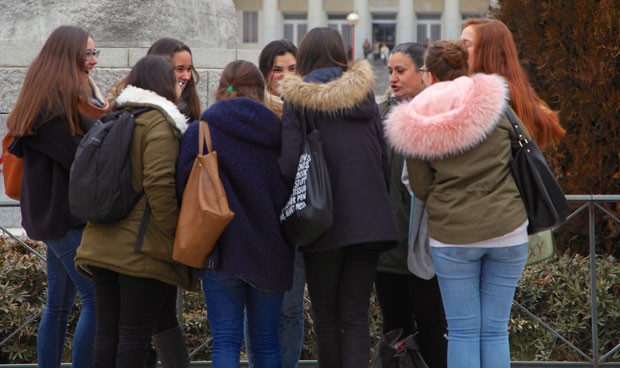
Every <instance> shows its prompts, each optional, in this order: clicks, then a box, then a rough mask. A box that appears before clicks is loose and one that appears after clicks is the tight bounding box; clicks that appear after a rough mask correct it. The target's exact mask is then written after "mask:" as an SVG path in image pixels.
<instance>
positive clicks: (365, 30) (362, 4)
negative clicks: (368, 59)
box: [353, 0, 372, 60]
mask: <svg viewBox="0 0 620 368" xmlns="http://www.w3.org/2000/svg"><path fill="white" fill-rule="evenodd" d="M353 10H354V11H356V12H357V14H358V15H359V16H360V22H359V23H358V24H357V26H355V59H356V60H357V59H360V58H364V54H363V52H362V44H363V43H364V39H365V38H368V40H369V41H371V42H372V16H371V15H370V10H368V0H354V1H353Z"/></svg>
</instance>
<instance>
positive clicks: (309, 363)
mask: <svg viewBox="0 0 620 368" xmlns="http://www.w3.org/2000/svg"><path fill="white" fill-rule="evenodd" d="M566 198H567V199H568V201H569V202H572V203H582V204H581V205H580V206H579V207H577V208H576V209H574V210H573V211H572V212H571V214H570V216H569V217H568V221H571V220H572V219H574V218H575V217H576V216H577V215H578V214H579V213H581V212H583V211H585V210H586V209H587V210H588V235H589V239H588V244H589V255H590V309H591V316H592V355H593V356H589V355H588V354H586V353H584V352H583V351H581V350H580V349H579V348H577V347H576V346H575V345H574V344H572V343H571V342H570V341H568V340H567V339H566V338H565V337H563V336H562V335H561V334H560V333H558V332H557V331H555V330H554V329H553V328H552V327H551V326H550V325H548V324H547V323H545V322H544V321H543V320H541V319H540V318H539V317H537V316H536V315H534V314H533V313H532V312H530V311H529V310H527V308H526V307H524V306H522V305H521V304H519V303H518V302H516V301H513V305H514V306H515V307H517V308H518V309H520V310H521V311H523V312H525V313H526V314H527V315H528V316H529V317H530V318H532V319H533V320H535V321H536V322H537V323H539V324H540V325H541V326H543V328H545V329H546V330H548V331H549V332H551V333H552V334H553V335H555V336H556V337H557V338H559V339H560V340H561V341H562V342H564V343H565V344H567V345H568V346H569V347H571V348H572V349H573V350H575V351H576V352H577V353H578V354H579V355H581V356H582V357H584V359H586V361H584V362H549V361H546V362H539V361H534V362H520V361H513V362H511V366H512V367H519V368H539V367H558V368H559V367H562V368H564V367H567V368H568V367H574V368H599V367H613V368H620V362H606V360H607V359H608V358H610V357H611V356H612V354H614V353H615V352H616V351H618V350H620V343H619V344H618V345H616V346H615V347H614V348H612V349H611V350H610V351H609V352H607V353H606V354H604V355H603V356H599V341H598V311H597V305H596V250H595V244H596V241H595V240H596V234H595V210H596V209H599V210H601V211H602V212H603V213H604V214H605V215H606V216H609V217H610V218H611V219H613V220H614V221H616V222H618V223H620V219H619V218H618V217H617V216H616V215H615V214H613V213H611V212H610V211H609V210H607V209H606V208H605V207H603V206H602V205H601V204H600V203H613V202H620V195H608V194H603V195H601V194H591V195H585V194H577V195H567V196H566ZM3 207H19V202H16V201H0V208H3ZM0 230H2V231H3V232H4V233H6V234H7V235H9V236H10V237H11V238H12V239H15V240H16V241H17V242H18V243H19V244H20V245H21V246H23V247H25V248H26V249H28V250H29V251H31V252H33V253H34V254H36V255H37V257H38V258H40V259H42V260H44V259H45V258H44V257H43V256H42V255H41V254H39V253H38V252H36V250H34V249H32V247H30V246H28V245H27V244H26V243H25V242H23V241H22V240H21V239H19V237H17V236H15V235H13V234H12V233H11V232H10V231H9V230H7V229H6V228H4V227H2V226H0ZM39 314H40V312H39ZM39 314H37V315H36V316H34V317H32V318H30V319H29V320H28V321H27V322H26V323H25V324H24V325H22V326H20V327H19V328H18V330H17V331H15V332H14V333H12V334H11V335H10V336H9V337H7V338H5V339H4V340H3V341H2V342H0V346H2V345H3V344H4V343H6V341H8V340H9V339H10V338H12V336H14V335H15V334H16V333H17V332H19V330H21V329H22V328H24V326H26V325H27V324H28V323H30V322H31V321H32V320H34V319H36V318H37V317H38V315H39ZM207 343H208V340H207V341H206V342H205V343H204V344H202V345H201V346H200V347H198V348H197V349H195V350H194V351H193V352H192V355H193V354H195V353H196V352H197V351H199V350H200V349H201V348H203V347H204V346H206V344H207ZM62 366H63V367H70V366H71V365H70V364H63V365H62ZM190 366H191V367H212V364H211V362H198V361H194V362H192V363H191V365H190ZM241 366H242V367H247V366H248V365H247V362H242V365H241ZM300 366H303V367H318V363H317V361H315V360H305V361H300ZM0 367H4V368H8V367H36V364H12V365H11V364H9V365H2V364H0Z"/></svg>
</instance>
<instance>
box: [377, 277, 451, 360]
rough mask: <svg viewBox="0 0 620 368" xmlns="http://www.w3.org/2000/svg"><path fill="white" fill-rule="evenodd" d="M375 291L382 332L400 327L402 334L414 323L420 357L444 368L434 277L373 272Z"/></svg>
mask: <svg viewBox="0 0 620 368" xmlns="http://www.w3.org/2000/svg"><path fill="white" fill-rule="evenodd" d="M375 290H376V292H377V299H378V301H379V306H380V307H381V314H382V316H383V333H384V334H385V333H387V332H389V331H391V330H394V329H397V328H402V329H403V336H407V335H409V334H411V333H413V332H414V329H415V326H416V325H417V328H418V331H419V335H418V342H419V343H420V349H421V350H422V357H424V361H426V364H428V366H429V368H446V366H447V354H448V341H447V340H446V338H445V336H444V335H445V334H446V328H447V323H446V316H445V314H444V310H443V303H442V301H441V293H440V291H439V283H438V282H437V276H435V277H433V278H432V279H430V280H424V279H421V278H419V277H417V276H415V275H413V274H409V275H399V274H394V273H386V272H377V276H376V279H375Z"/></svg>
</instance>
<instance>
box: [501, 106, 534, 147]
mask: <svg viewBox="0 0 620 368" xmlns="http://www.w3.org/2000/svg"><path fill="white" fill-rule="evenodd" d="M506 117H507V118H508V121H509V122H510V125H511V126H512V130H513V131H514V132H515V135H516V138H517V141H518V142H519V146H521V147H523V148H527V147H528V146H529V145H530V141H529V140H528V139H527V137H526V136H525V134H523V130H522V129H521V126H520V125H519V120H518V119H517V117H516V116H515V113H514V112H513V111H512V109H511V108H510V107H508V108H507V109H506Z"/></svg>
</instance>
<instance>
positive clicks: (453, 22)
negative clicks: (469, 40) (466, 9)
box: [441, 0, 463, 40]
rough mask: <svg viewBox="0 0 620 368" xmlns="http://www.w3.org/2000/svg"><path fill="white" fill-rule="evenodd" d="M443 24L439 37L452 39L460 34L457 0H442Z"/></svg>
mask: <svg viewBox="0 0 620 368" xmlns="http://www.w3.org/2000/svg"><path fill="white" fill-rule="evenodd" d="M443 4H444V5H443V24H442V30H443V31H442V32H441V38H443V39H444V40H453V39H456V38H459V36H460V35H461V24H462V22H463V19H462V17H461V9H460V1H459V0H444V2H443Z"/></svg>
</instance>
